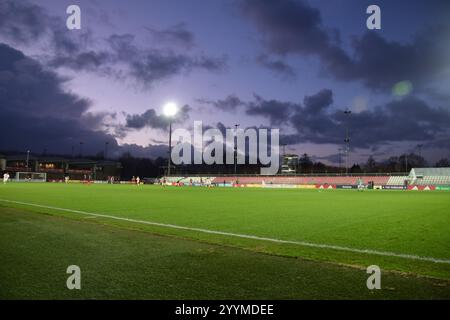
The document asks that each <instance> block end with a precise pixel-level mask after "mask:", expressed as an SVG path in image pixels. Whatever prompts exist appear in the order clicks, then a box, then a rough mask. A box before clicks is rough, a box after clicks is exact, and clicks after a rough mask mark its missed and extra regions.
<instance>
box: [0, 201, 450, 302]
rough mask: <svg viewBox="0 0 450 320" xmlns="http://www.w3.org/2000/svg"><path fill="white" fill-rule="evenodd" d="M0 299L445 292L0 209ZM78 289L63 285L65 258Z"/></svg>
mask: <svg viewBox="0 0 450 320" xmlns="http://www.w3.org/2000/svg"><path fill="white" fill-rule="evenodd" d="M0 243H2V244H4V245H2V246H1V248H0V252H1V257H2V262H1V264H0V299H25V298H26V299H269V298H270V299H320V298H322V299H324V298H326V299H433V298H435V299H450V287H449V286H448V283H446V282H442V281H438V280H434V279H427V278H417V277H413V276H403V275H399V274H395V273H386V274H383V277H382V287H383V289H382V290H375V291H370V290H368V289H367V288H366V286H365V283H366V278H367V274H366V273H365V271H364V270H358V269H354V268H348V267H342V266H337V265H333V264H327V263H319V262H313V261H305V260H302V259H293V258H286V257H280V256H272V255H266V254H259V253H254V252H249V251H246V250H241V249H236V248H229V247H223V246H217V245H209V244H204V243H199V242H197V241H187V240H182V239H177V238H173V237H162V236H155V235H152V234H149V233H145V232H136V231H131V230H126V229H121V228H115V227H110V226H104V225H100V224H97V223H90V222H81V221H74V220H71V219H64V218H60V217H56V216H49V215H42V214H37V213H32V212H31V213H30V212H26V211H22V210H18V209H11V208H3V209H2V210H1V211H0ZM72 264H76V265H78V266H79V267H80V269H81V290H68V289H67V288H66V287H65V283H66V279H67V277H68V275H67V274H66V273H65V271H66V269H67V266H69V265H72Z"/></svg>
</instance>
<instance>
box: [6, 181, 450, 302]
mask: <svg viewBox="0 0 450 320" xmlns="http://www.w3.org/2000/svg"><path fill="white" fill-rule="evenodd" d="M449 208H450V193H448V192H439V191H433V192H414V191H379V190H374V191H364V192H357V191H356V190H321V191H319V190H299V189H269V188H267V189H266V188H264V189H262V188H202V187H161V186H148V185H142V186H135V185H82V184H68V185H64V184H51V183H46V184H32V183H11V184H7V185H2V186H0V256H1V257H2V263H1V265H0V297H1V298H153V299H197V298H203V299H246V298H254V299H264V298H266V299H302V298H309V299H316V298H363V299H370V298H384V299H389V298H394V299H395V298H446V299H449V298H450V210H449ZM73 264H74V265H79V266H80V268H81V271H82V275H83V276H82V279H83V288H82V290H80V291H71V290H68V289H67V288H65V279H66V278H67V276H68V275H67V274H66V272H65V270H66V269H65V268H67V266H68V265H73ZM370 265H377V266H379V267H380V268H381V270H382V289H381V290H368V289H367V287H366V279H367V277H368V276H369V275H368V274H367V273H366V268H367V267H368V266H370Z"/></svg>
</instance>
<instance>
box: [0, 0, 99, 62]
mask: <svg viewBox="0 0 450 320" xmlns="http://www.w3.org/2000/svg"><path fill="white" fill-rule="evenodd" d="M0 35H1V38H2V39H3V40H8V41H12V43H13V44H25V45H31V44H35V43H38V42H39V41H40V40H49V41H44V42H43V45H45V50H47V51H49V50H52V51H54V52H53V54H56V55H59V54H76V53H77V52H79V51H80V50H82V48H84V47H86V45H87V44H89V43H90V41H91V32H90V31H89V30H88V29H86V30H82V31H80V32H68V30H67V29H66V22H65V21H64V20H63V19H62V18H60V17H55V16H50V15H49V14H48V13H47V12H46V11H45V10H44V9H43V8H42V7H40V6H38V5H35V4H31V3H29V2H28V1H13V0H0Z"/></svg>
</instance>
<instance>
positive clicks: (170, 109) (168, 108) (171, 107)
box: [164, 102, 178, 177]
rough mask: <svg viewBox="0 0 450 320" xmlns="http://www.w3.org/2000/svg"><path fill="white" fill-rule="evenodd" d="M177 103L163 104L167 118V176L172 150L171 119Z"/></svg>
mask: <svg viewBox="0 0 450 320" xmlns="http://www.w3.org/2000/svg"><path fill="white" fill-rule="evenodd" d="M177 112H178V108H177V105H176V104H175V103H173V102H169V103H167V104H166V105H165V106H164V115H165V116H166V117H167V118H168V119H169V157H168V159H167V176H168V177H170V166H171V152H172V119H173V117H174V116H175V115H176V114H177Z"/></svg>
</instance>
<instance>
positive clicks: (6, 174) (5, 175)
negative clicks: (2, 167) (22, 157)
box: [3, 172, 9, 184]
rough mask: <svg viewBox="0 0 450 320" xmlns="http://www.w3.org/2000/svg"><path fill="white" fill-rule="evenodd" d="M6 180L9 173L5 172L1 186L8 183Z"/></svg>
mask: <svg viewBox="0 0 450 320" xmlns="http://www.w3.org/2000/svg"><path fill="white" fill-rule="evenodd" d="M8 180H9V173H8V172H5V173H4V174H3V184H6V183H7V182H8Z"/></svg>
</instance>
